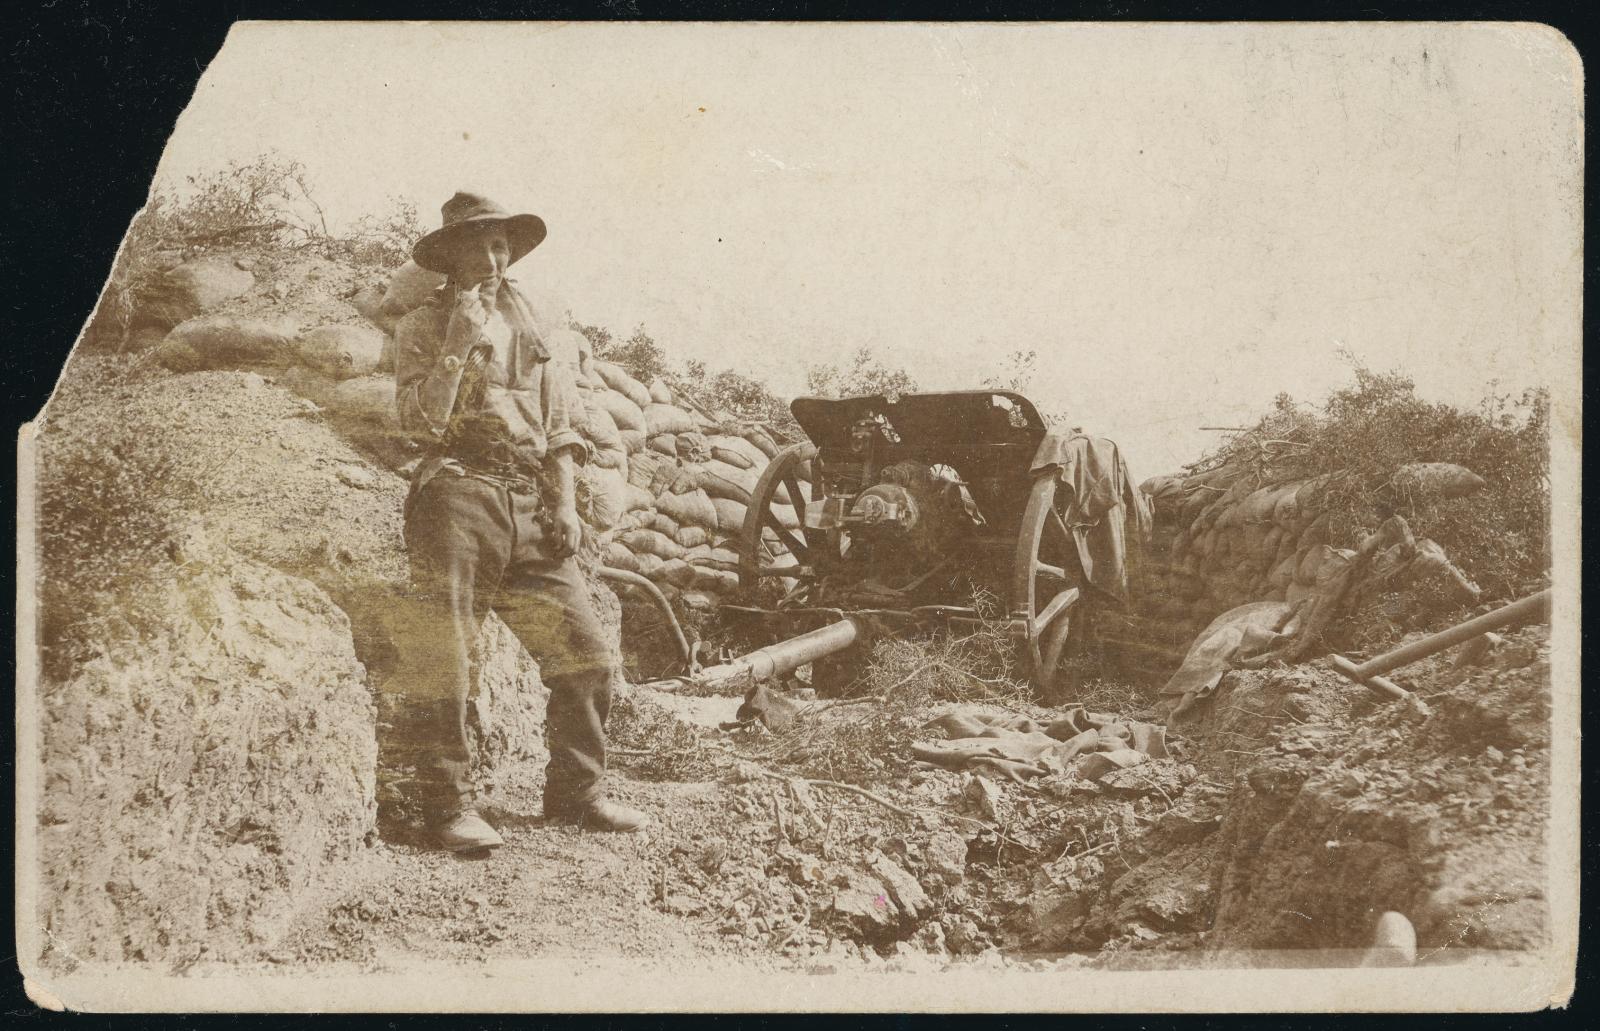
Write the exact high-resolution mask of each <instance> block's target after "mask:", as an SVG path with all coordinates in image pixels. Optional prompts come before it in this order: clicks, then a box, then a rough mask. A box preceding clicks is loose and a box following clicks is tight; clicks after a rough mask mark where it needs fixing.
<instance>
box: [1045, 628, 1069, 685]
mask: <svg viewBox="0 0 1600 1031" xmlns="http://www.w3.org/2000/svg"><path fill="white" fill-rule="evenodd" d="M1071 636H1072V618H1071V616H1070V615H1066V616H1065V617H1064V618H1062V619H1059V620H1057V621H1056V623H1055V625H1054V626H1051V627H1050V628H1049V629H1048V630H1046V631H1045V633H1044V637H1043V639H1042V640H1041V641H1040V649H1039V650H1040V653H1041V661H1042V662H1043V664H1044V668H1045V669H1046V670H1047V671H1049V673H1050V677H1051V680H1052V681H1054V678H1055V671H1056V667H1057V666H1059V665H1061V654H1062V652H1064V651H1066V650H1067V641H1068V640H1069V639H1070V638H1071Z"/></svg>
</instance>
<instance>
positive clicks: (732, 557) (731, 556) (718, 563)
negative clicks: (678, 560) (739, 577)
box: [684, 548, 739, 573]
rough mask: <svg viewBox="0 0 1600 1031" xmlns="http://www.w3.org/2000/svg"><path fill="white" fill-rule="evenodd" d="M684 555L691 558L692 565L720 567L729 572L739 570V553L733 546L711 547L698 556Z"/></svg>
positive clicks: (711, 567)
mask: <svg viewBox="0 0 1600 1031" xmlns="http://www.w3.org/2000/svg"><path fill="white" fill-rule="evenodd" d="M684 557H685V558H688V559H689V563H690V564H691V565H696V566H704V567H707V568H710V569H720V570H723V571H724V572H729V573H737V572H738V571H739V553H738V552H736V551H734V550H733V549H732V548H710V549H708V550H707V551H706V552H705V553H704V554H702V555H699V556H698V557H690V556H688V555H686V556H684Z"/></svg>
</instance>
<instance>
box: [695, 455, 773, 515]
mask: <svg viewBox="0 0 1600 1031" xmlns="http://www.w3.org/2000/svg"><path fill="white" fill-rule="evenodd" d="M759 478H760V474H759V473H757V472H756V471H755V470H754V469H740V468H739V467H738V466H733V465H729V464H728V463H727V462H724V461H721V460H719V459H715V458H713V459H711V461H709V462H706V463H705V464H703V465H702V466H701V467H700V470H699V486H700V487H702V488H704V490H705V492H706V493H707V494H709V495H711V496H712V497H714V498H728V499H730V500H732V501H737V502H740V503H741V504H744V505H748V504H750V492H751V491H752V490H754V489H755V486H756V481H757V480H758V479H759Z"/></svg>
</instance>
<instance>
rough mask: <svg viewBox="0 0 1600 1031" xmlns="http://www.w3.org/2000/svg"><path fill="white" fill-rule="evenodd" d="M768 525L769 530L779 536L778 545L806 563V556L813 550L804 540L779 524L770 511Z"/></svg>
mask: <svg viewBox="0 0 1600 1031" xmlns="http://www.w3.org/2000/svg"><path fill="white" fill-rule="evenodd" d="M766 523H767V526H768V528H769V529H771V530H772V531H773V532H774V533H776V534H777V535H778V543H779V544H782V545H783V546H784V547H786V548H788V549H789V554H791V555H793V556H794V557H795V558H797V559H800V560H801V561H802V562H803V561H805V558H806V555H808V554H809V553H810V551H811V549H810V548H809V547H807V546H806V542H805V540H804V539H803V538H800V537H796V536H795V535H794V533H792V532H791V531H790V530H788V529H787V528H785V527H784V525H783V524H782V523H780V522H778V517H777V516H775V515H773V514H772V512H771V510H770V509H769V510H768V511H767V512H766Z"/></svg>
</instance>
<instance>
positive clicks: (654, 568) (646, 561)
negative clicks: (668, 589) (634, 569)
mask: <svg viewBox="0 0 1600 1031" xmlns="http://www.w3.org/2000/svg"><path fill="white" fill-rule="evenodd" d="M633 558H634V561H635V562H637V563H638V564H639V575H640V576H643V577H646V578H648V579H650V580H659V579H661V567H662V566H663V565H664V564H665V563H666V560H665V559H661V558H657V557H656V556H654V555H652V554H650V553H649V552H648V551H639V552H635V553H634V556H633Z"/></svg>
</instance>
